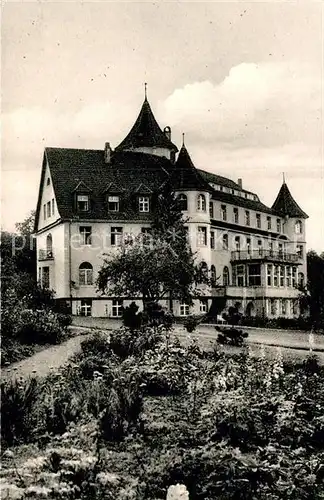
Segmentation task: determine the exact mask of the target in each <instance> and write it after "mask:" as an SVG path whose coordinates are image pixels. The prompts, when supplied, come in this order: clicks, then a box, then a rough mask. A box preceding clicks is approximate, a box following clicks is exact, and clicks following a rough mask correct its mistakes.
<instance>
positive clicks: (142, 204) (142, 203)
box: [138, 196, 150, 212]
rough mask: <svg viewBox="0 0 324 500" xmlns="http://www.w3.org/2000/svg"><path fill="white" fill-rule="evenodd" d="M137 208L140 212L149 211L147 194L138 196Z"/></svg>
mask: <svg viewBox="0 0 324 500" xmlns="http://www.w3.org/2000/svg"><path fill="white" fill-rule="evenodd" d="M138 209H139V211H140V212H149V211H150V198H149V197H148V196H140V197H139V198H138Z"/></svg>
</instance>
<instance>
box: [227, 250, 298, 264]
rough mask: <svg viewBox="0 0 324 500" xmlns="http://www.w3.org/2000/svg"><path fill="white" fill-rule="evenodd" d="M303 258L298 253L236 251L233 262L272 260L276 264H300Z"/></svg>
mask: <svg viewBox="0 0 324 500" xmlns="http://www.w3.org/2000/svg"><path fill="white" fill-rule="evenodd" d="M300 259H301V256H300V255H299V254H297V253H287V252H275V251H273V250H264V249H260V250H251V251H250V252H249V251H247V250H236V251H235V252H232V253H231V261H232V262H238V261H247V260H270V261H275V262H288V263H290V264H298V262H299V261H300Z"/></svg>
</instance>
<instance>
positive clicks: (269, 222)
mask: <svg viewBox="0 0 324 500" xmlns="http://www.w3.org/2000/svg"><path fill="white" fill-rule="evenodd" d="M271 226H272V223H271V217H267V228H268V229H271Z"/></svg>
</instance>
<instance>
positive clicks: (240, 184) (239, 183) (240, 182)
mask: <svg viewBox="0 0 324 500" xmlns="http://www.w3.org/2000/svg"><path fill="white" fill-rule="evenodd" d="M237 183H238V185H239V186H240V188H241V189H242V179H237Z"/></svg>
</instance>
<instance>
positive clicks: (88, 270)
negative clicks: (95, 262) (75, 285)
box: [79, 262, 93, 286]
mask: <svg viewBox="0 0 324 500" xmlns="http://www.w3.org/2000/svg"><path fill="white" fill-rule="evenodd" d="M92 284H93V268H92V265H91V264H90V263H89V262H82V264H80V266H79V285H80V286H82V285H92Z"/></svg>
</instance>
